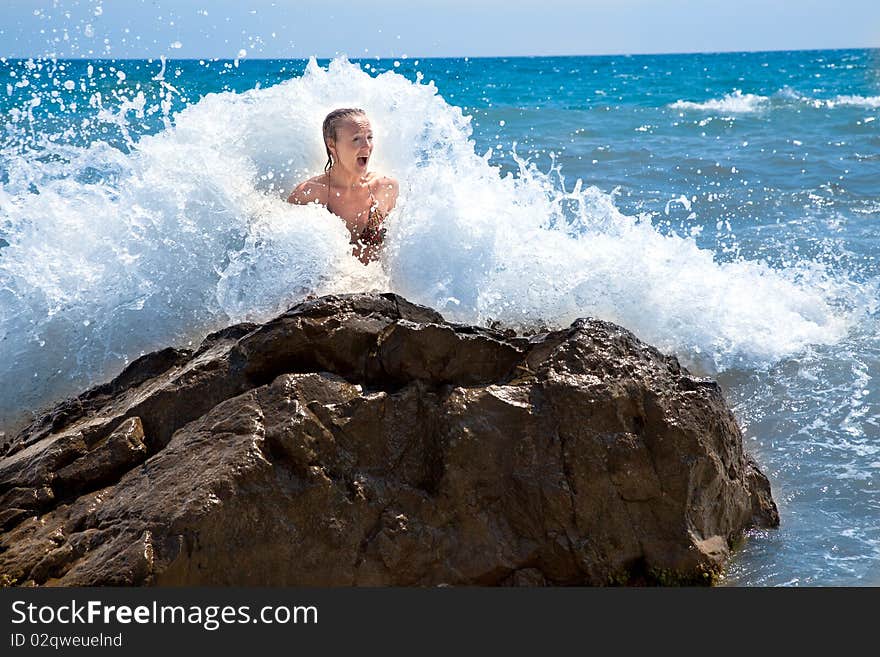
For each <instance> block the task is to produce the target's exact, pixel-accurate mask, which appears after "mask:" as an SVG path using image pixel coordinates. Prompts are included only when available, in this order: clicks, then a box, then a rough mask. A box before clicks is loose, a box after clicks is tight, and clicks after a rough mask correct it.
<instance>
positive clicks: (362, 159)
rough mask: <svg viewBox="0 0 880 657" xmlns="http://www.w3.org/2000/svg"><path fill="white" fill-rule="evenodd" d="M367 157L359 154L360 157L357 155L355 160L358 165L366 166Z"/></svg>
mask: <svg viewBox="0 0 880 657" xmlns="http://www.w3.org/2000/svg"><path fill="white" fill-rule="evenodd" d="M368 159H369V158H368V157H366V156H361V157H359V158H358V160H357V162H358V165H359V166H362V167H365V166H367V160H368Z"/></svg>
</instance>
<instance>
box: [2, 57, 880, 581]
mask: <svg viewBox="0 0 880 657" xmlns="http://www.w3.org/2000/svg"><path fill="white" fill-rule="evenodd" d="M352 105H354V106H360V107H363V108H364V109H365V110H366V111H367V113H368V114H369V116H370V118H371V120H372V121H373V126H374V129H375V133H376V144H375V149H376V150H375V155H374V158H373V162H372V164H373V165H375V166H376V167H377V168H379V169H381V170H383V171H385V172H387V173H389V174H392V175H395V176H396V177H397V178H398V179H399V180H400V182H401V198H400V203H399V205H398V207H397V209H396V210H395V211H394V212H393V213H392V215H391V216H390V217H389V220H388V226H389V232H388V246H387V249H386V252H385V254H384V256H383V260H382V261H381V263H377V264H375V265H371V266H370V267H363V266H361V265H360V264H359V263H357V262H356V261H354V259H353V258H351V256H350V254H349V252H348V247H347V235H346V234H345V232H344V229H343V228H342V227H341V222H337V221H334V220H333V218H332V217H330V216H329V215H328V214H327V213H326V212H324V211H323V210H321V209H318V208H313V207H294V206H290V205H288V204H287V203H286V202H285V200H284V199H285V198H286V196H287V194H288V193H289V192H290V190H291V189H292V187H293V185H294V184H295V183H296V182H297V181H298V180H301V179H303V178H305V177H307V176H309V175H314V174H315V173H317V172H318V171H320V170H321V168H322V166H323V161H324V155H323V148H322V145H321V141H320V124H321V120H322V118H323V116H324V115H325V114H326V113H327V112H328V111H329V110H330V109H333V108H334V107H339V106H352ZM0 113H2V114H0V116H2V126H0V431H3V430H5V431H6V432H7V434H11V433H13V432H14V430H15V429H16V428H18V427H20V426H21V424H22V423H23V422H24V421H25V420H26V419H27V418H28V417H29V416H30V414H31V413H33V412H35V411H37V410H38V409H39V408H41V407H44V406H46V405H48V404H51V403H53V402H55V401H57V400H59V399H61V398H63V397H64V396H66V395H70V394H74V393H76V392H78V391H80V390H82V389H83V388H84V387H86V386H89V385H93V384H96V383H100V382H102V381H104V380H107V379H108V378H110V377H112V376H114V375H115V374H117V373H118V372H119V371H120V370H121V369H122V368H123V367H124V366H125V364H126V363H127V362H130V361H131V360H133V359H134V358H136V357H137V356H138V355H140V354H141V353H145V352H147V351H150V350H153V349H157V348H161V347H164V346H167V345H170V344H176V345H187V344H189V343H197V342H198V340H199V339H201V337H203V336H204V335H205V334H206V333H208V332H209V331H211V330H215V329H216V328H218V327H220V326H224V325H227V324H229V323H232V322H237V321H242V320H245V319H266V318H268V317H270V316H272V315H273V314H274V313H276V312H279V311H280V310H282V309H283V308H285V307H286V306H288V305H290V304H292V303H295V302H296V301H297V300H299V299H301V298H303V297H304V296H305V295H306V294H308V293H309V292H312V291H316V292H318V293H327V292H345V291H355V290H363V289H382V290H385V289H392V290H394V291H397V292H399V293H401V294H404V295H405V296H407V297H408V298H410V299H412V300H413V301H416V302H420V303H425V304H428V305H432V306H434V307H436V308H438V309H440V310H441V312H443V314H444V315H445V316H446V317H447V318H449V319H453V320H456V321H466V322H471V323H479V324H487V323H489V322H494V321H500V322H501V323H502V324H505V325H508V326H512V327H514V328H527V327H534V326H549V327H555V326H564V325H567V324H568V323H569V322H571V321H572V320H573V319H574V318H576V317H578V316H585V315H592V316H597V317H601V318H603V319H608V320H611V321H615V322H617V323H620V324H622V325H624V326H626V327H627V328H629V329H631V330H633V331H634V332H635V333H636V334H637V335H638V336H639V337H641V338H642V339H644V340H646V341H648V342H650V343H652V344H655V345H656V346H658V347H659V348H661V349H663V350H665V351H668V352H672V353H675V354H677V355H678V356H679V358H680V359H681V360H682V362H683V363H685V364H686V365H687V366H688V367H690V368H691V369H693V370H696V371H698V372H700V373H702V374H706V375H710V376H714V377H716V378H717V379H718V380H719V381H720V383H721V385H722V387H723V389H724V391H725V394H726V396H727V398H728V400H729V402H730V404H731V406H732V407H733V409H734V412H735V414H736V416H737V418H738V420H739V422H740V424H741V426H742V428H743V431H744V434H745V436H746V446H747V448H748V449H749V450H750V451H751V452H752V453H753V454H754V455H755V457H756V458H757V460H758V462H759V464H760V465H761V467H762V468H763V469H764V471H765V472H766V473H767V474H768V476H769V478H770V480H771V483H772V486H773V491H774V495H775V497H776V500H777V502H778V504H779V507H780V513H781V518H782V524H781V527H780V528H779V529H778V530H774V531H766V532H757V533H754V534H753V535H750V536H749V537H748V540H747V541H746V542H745V543H744V545H743V546H742V547H741V548H740V549H739V550H738V552H737V553H736V554H735V556H734V558H733V560H732V563H731V566H730V568H729V570H728V572H727V574H726V577H725V579H724V583H725V584H728V585H734V586H777V585H782V586H844V585H847V586H878V585H880V490H878V489H880V483H878V475H880V386H878V383H877V381H878V378H880V330H878V319H880V315H878V288H880V285H878V284H880V120H878V119H880V51H876V50H873V51H872V50H835V51H798V52H767V53H726V54H696V55H656V56H608V57H547V58H542V57H529V58H476V59H467V58H460V59H421V60H418V59H414V58H403V59H399V60H385V59H359V60H352V61H348V60H345V59H343V58H340V59H336V60H333V61H332V62H330V61H327V60H320V61H314V60H313V61H310V62H309V61H305V60H302V61H301V60H250V59H242V60H240V61H239V60H186V61H178V60H170V59H169V60H165V59H158V60H93V61H87V60H10V59H0Z"/></svg>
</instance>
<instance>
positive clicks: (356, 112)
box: [322, 107, 367, 171]
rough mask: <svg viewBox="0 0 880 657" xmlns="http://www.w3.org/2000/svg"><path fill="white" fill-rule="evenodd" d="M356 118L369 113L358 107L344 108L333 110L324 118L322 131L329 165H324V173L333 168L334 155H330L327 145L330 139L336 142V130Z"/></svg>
mask: <svg viewBox="0 0 880 657" xmlns="http://www.w3.org/2000/svg"><path fill="white" fill-rule="evenodd" d="M356 116H363V117H366V116H367V113H366V112H364V110H362V109H358V108H356V107H343V108H340V109H335V110H333V111H332V112H330V113H329V114H328V115H327V116H325V117H324V125H323V127H322V131H323V133H324V148H325V149H326V150H327V164H325V165H324V171H330V167H332V166H333V155H332V154H331V153H330V146H328V145H327V141H328V140H329V139H332V140H333V141H336V128H338V127H339V125H340V124H341V123H343V122H344V121H347V120H348V119H353V118H354V117H356Z"/></svg>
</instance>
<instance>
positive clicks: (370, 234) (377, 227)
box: [327, 171, 388, 246]
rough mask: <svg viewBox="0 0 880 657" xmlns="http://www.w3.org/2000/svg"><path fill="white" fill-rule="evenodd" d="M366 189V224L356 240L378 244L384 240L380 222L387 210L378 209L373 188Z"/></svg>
mask: <svg viewBox="0 0 880 657" xmlns="http://www.w3.org/2000/svg"><path fill="white" fill-rule="evenodd" d="M367 191H368V192H369V193H370V214H369V215H368V216H367V225H366V226H364V228H363V230H362V231H361V232H360V235H359V236H358V239H357V240H356V242H361V243H363V244H365V245H369V246H379V245H380V244H382V242H384V241H385V232H386V229H385V228H383V227H382V222H383V221H385V217H387V216H388V213H387V212H382V210H380V209H379V203H378V201H376V197H375V196H373V188H372V187H370V186H369V185H367ZM327 210H328V211H330V212H332V210H330V172H329V171H328V172H327Z"/></svg>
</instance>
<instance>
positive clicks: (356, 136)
mask: <svg viewBox="0 0 880 657" xmlns="http://www.w3.org/2000/svg"><path fill="white" fill-rule="evenodd" d="M329 141H330V143H329V146H330V152H331V153H333V157H334V160H335V161H336V163H338V164H339V165H341V166H342V167H343V168H344V169H347V170H349V171H353V172H356V173H360V174H362V175H363V174H366V173H367V165H368V164H369V162H370V155H372V153H373V129H372V128H371V127H370V122H369V120H367V117H365V116H356V117H353V118H350V119H347V120H346V121H343V122H342V124H340V125H339V126H338V127H337V128H336V139H335V140H329Z"/></svg>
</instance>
